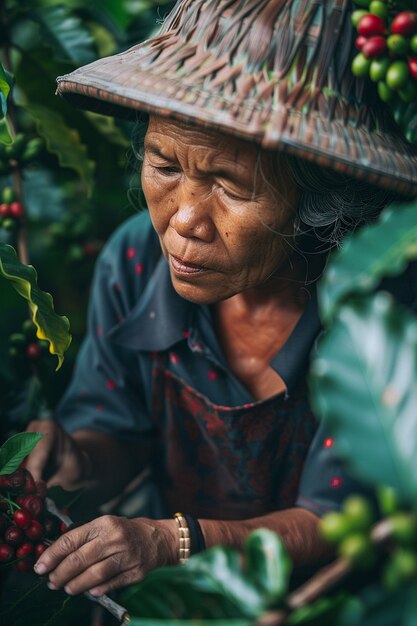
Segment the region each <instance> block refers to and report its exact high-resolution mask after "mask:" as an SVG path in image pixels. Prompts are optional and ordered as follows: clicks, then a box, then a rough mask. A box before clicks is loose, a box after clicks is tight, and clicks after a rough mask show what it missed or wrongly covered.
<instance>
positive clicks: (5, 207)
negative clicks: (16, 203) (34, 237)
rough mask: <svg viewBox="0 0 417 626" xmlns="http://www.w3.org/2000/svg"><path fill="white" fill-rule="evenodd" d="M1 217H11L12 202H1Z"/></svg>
mask: <svg viewBox="0 0 417 626" xmlns="http://www.w3.org/2000/svg"><path fill="white" fill-rule="evenodd" d="M0 217H1V218H4V217H10V204H7V203H6V202H2V203H1V204H0Z"/></svg>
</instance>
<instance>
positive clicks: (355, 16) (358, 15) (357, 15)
mask: <svg viewBox="0 0 417 626" xmlns="http://www.w3.org/2000/svg"><path fill="white" fill-rule="evenodd" d="M364 15H368V11H364V10H363V9H358V10H357V11H353V13H352V17H351V20H352V24H353V26H354V27H355V28H357V27H358V24H359V22H360V21H361V19H362V18H363V16H364Z"/></svg>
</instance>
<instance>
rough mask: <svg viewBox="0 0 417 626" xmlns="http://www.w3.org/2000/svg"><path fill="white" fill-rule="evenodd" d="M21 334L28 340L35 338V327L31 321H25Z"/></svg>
mask: <svg viewBox="0 0 417 626" xmlns="http://www.w3.org/2000/svg"><path fill="white" fill-rule="evenodd" d="M22 332H23V333H24V334H25V335H26V337H27V338H28V339H33V338H34V337H36V326H35V324H34V323H33V322H32V320H25V321H24V322H23V324H22Z"/></svg>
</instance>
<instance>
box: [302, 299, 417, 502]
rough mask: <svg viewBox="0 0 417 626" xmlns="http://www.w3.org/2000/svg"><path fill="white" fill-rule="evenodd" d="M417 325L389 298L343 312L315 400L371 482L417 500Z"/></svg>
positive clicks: (331, 334)
mask: <svg viewBox="0 0 417 626" xmlns="http://www.w3.org/2000/svg"><path fill="white" fill-rule="evenodd" d="M416 379H417V320H416V318H415V316H413V315H412V314H411V313H410V312H409V311H408V310H406V309H404V308H402V307H401V306H400V305H399V304H396V303H395V302H394V301H393V299H392V297H391V296H390V295H389V294H387V293H384V292H381V293H378V294H376V295H375V296H373V297H369V296H362V297H357V298H356V299H352V300H351V301H350V302H349V303H348V304H345V305H343V306H341V308H340V311H339V315H338V317H337V319H336V320H335V321H334V323H333V325H332V327H331V329H330V330H329V331H328V332H327V333H326V334H325V336H324V337H323V339H322V340H321V341H320V342H319V347H318V357H317V358H316V359H315V360H314V362H313V365H312V368H311V391H312V393H311V400H312V403H313V406H314V408H315V411H316V414H317V415H319V416H321V417H322V418H323V420H324V422H325V426H326V429H327V431H328V432H329V433H330V434H333V436H334V439H335V443H334V446H335V451H336V453H337V454H338V455H339V456H340V457H341V458H343V459H344V460H345V461H346V463H347V465H348V467H349V468H350V470H351V472H352V473H354V474H355V475H356V476H357V477H359V478H360V479H362V480H363V481H365V482H369V483H373V484H378V485H379V484H387V485H390V486H392V487H394V488H395V489H397V490H398V493H399V496H400V497H401V498H402V499H404V500H405V501H407V502H410V503H412V502H415V501H416V498H417V419H416V407H417V385H416Z"/></svg>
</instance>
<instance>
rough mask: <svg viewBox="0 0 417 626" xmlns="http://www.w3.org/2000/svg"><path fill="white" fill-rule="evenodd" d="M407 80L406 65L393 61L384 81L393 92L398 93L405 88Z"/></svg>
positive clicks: (402, 62) (403, 62)
mask: <svg viewBox="0 0 417 626" xmlns="http://www.w3.org/2000/svg"><path fill="white" fill-rule="evenodd" d="M408 78H409V73H408V65H407V63H406V62H405V61H394V63H391V65H390V66H389V68H388V71H387V75H386V78H385V81H386V83H387V85H388V87H389V88H390V89H392V90H393V91H400V89H403V87H405V85H406V83H407V81H408Z"/></svg>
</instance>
